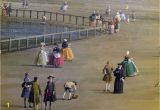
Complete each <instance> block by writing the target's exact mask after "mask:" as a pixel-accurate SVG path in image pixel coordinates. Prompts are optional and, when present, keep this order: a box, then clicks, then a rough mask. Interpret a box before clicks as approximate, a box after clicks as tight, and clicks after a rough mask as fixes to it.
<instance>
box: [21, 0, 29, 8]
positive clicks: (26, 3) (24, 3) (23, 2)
mask: <svg viewBox="0 0 160 110" xmlns="http://www.w3.org/2000/svg"><path fill="white" fill-rule="evenodd" d="M22 6H23V8H28V6H29V1H28V0H22Z"/></svg>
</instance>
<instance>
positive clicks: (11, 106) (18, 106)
mask: <svg viewBox="0 0 160 110" xmlns="http://www.w3.org/2000/svg"><path fill="white" fill-rule="evenodd" d="M1 107H3V108H6V109H9V110H11V109H12V110H13V108H14V109H15V108H24V106H23V105H10V107H9V108H8V107H7V105H1ZM15 110H16V109H15Z"/></svg>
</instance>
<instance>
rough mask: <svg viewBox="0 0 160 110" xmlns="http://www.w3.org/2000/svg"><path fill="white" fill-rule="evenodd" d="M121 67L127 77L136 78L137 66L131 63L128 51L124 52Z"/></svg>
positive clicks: (131, 59)
mask: <svg viewBox="0 0 160 110" xmlns="http://www.w3.org/2000/svg"><path fill="white" fill-rule="evenodd" d="M122 67H123V70H124V74H125V76H127V77H131V76H136V75H137V73H138V72H139V71H138V69H137V66H136V65H135V63H134V62H133V58H130V57H129V51H127V52H126V55H125V57H124V60H123V61H122Z"/></svg>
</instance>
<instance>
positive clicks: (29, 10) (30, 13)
mask: <svg viewBox="0 0 160 110" xmlns="http://www.w3.org/2000/svg"><path fill="white" fill-rule="evenodd" d="M29 12H30V18H32V10H29Z"/></svg>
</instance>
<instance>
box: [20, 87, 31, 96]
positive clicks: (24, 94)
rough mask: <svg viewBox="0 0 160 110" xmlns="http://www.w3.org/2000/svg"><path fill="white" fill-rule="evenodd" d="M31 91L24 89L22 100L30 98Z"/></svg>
mask: <svg viewBox="0 0 160 110" xmlns="http://www.w3.org/2000/svg"><path fill="white" fill-rule="evenodd" d="M29 93H30V90H29V88H26V87H24V88H23V90H22V93H21V97H22V98H29Z"/></svg>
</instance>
